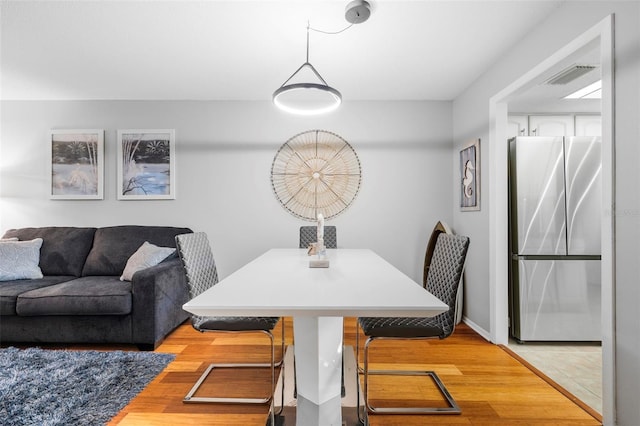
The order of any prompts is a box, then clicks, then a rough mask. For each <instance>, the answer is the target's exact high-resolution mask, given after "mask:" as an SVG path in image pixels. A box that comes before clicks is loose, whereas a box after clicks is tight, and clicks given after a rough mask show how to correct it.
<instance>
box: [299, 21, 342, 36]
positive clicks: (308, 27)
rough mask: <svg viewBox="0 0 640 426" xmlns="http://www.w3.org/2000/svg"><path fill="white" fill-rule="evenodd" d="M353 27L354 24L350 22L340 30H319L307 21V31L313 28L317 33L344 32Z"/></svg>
mask: <svg viewBox="0 0 640 426" xmlns="http://www.w3.org/2000/svg"><path fill="white" fill-rule="evenodd" d="M351 27H353V24H349V25H348V26H346V27H345V28H343V29H341V30H339V31H322V30H319V29H317V28H313V27H310V26H309V23H308V22H307V31H309V30H311V31H315V32H317V33H322V34H329V35H333V34H340V33H343V32H345V31H347V30H348V29H349V28H351Z"/></svg>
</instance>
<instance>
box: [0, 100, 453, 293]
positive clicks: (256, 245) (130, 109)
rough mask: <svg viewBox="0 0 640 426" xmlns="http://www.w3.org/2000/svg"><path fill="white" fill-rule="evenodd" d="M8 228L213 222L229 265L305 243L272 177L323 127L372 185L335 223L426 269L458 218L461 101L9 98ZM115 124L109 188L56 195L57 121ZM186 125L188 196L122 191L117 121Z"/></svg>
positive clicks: (212, 232)
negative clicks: (51, 142)
mask: <svg viewBox="0 0 640 426" xmlns="http://www.w3.org/2000/svg"><path fill="white" fill-rule="evenodd" d="M1 124H2V129H1V137H2V139H1V142H0V152H1V154H2V155H1V157H0V198H1V200H0V203H1V204H0V235H1V233H4V231H6V230H7V229H9V228H15V227H26V226H47V225H49V226H65V225H74V226H106V225H119V224H158V225H175V226H188V227H190V228H192V229H194V230H198V231H205V232H207V233H208V234H209V238H210V240H211V242H212V246H213V249H214V254H215V255H216V260H217V263H218V268H219V272H220V275H221V276H222V277H224V276H226V275H228V274H230V273H231V272H233V271H234V270H236V269H238V268H239V267H240V266H242V265H243V264H245V263H246V262H248V261H249V260H250V259H252V258H254V257H255V256H257V255H259V254H260V253H262V252H263V251H265V250H267V249H268V248H271V247H297V244H298V227H299V226H301V225H305V224H309V222H304V221H302V220H300V219H297V218H295V217H293V216H292V215H291V214H289V213H288V212H287V211H286V210H285V209H284V208H283V207H282V206H281V205H280V204H279V203H278V201H277V200H276V198H275V195H274V194H273V191H272V189H271V182H270V170H271V163H272V161H273V157H274V155H275V153H276V151H277V149H278V148H279V147H280V146H281V145H282V144H283V143H284V142H286V141H287V140H288V139H289V138H290V137H292V136H294V135H296V134H297V133H300V132H303V131H306V130H312V129H323V130H328V131H331V132H334V133H337V134H339V135H340V136H342V137H343V138H345V139H346V140H347V141H348V142H349V143H350V144H351V145H352V146H353V148H354V149H355V151H356V153H357V154H358V156H359V158H360V162H361V165H362V175H363V178H362V186H361V189H360V193H359V194H358V196H357V198H356V200H355V201H354V203H353V204H352V206H351V207H350V208H349V209H348V210H347V211H346V212H345V213H343V214H342V215H340V216H338V217H336V218H335V219H334V220H332V221H328V222H327V224H329V225H337V226H338V243H339V246H341V247H368V248H372V249H374V250H375V251H376V252H378V253H379V254H380V255H382V256H383V257H385V258H386V259H387V260H389V261H390V262H391V263H393V264H394V265H396V266H397V267H398V268H400V269H401V270H402V271H403V272H405V273H406V274H407V275H409V276H410V277H412V278H413V279H415V280H416V281H418V282H421V280H422V263H423V261H424V250H425V247H426V242H427V239H428V237H429V235H430V232H431V230H432V228H433V226H434V225H435V223H436V222H437V221H438V220H445V221H448V222H450V221H451V219H452V218H451V207H450V206H451V199H452V193H451V186H452V183H451V171H450V167H449V158H450V155H451V143H452V139H451V129H452V123H451V103H450V102H384V103H382V102H345V103H344V104H343V107H342V108H341V109H340V111H338V112H336V113H334V114H331V115H326V116H323V117H320V118H304V117H302V118H301V117H293V116H289V115H285V114H283V113H280V112H279V111H277V110H275V108H274V107H273V106H272V104H271V103H270V102H193V101H165V102H153V101H59V102H58V101H43V102H39V101H5V102H3V103H2V110H1ZM54 128H58V129H77V128H98V129H105V130H106V134H105V191H104V192H105V199H104V200H92V201H87V200H84V201H66V200H50V199H49V198H48V187H49V178H48V174H47V164H48V163H47V162H48V161H49V154H48V142H47V137H48V131H49V130H50V129H54ZM125 128H173V129H175V131H176V150H177V154H176V157H177V163H176V167H177V170H176V176H177V199H176V200H170V201H167V200H162V201H118V200H116V191H115V184H116V173H115V169H116V161H115V157H116V145H115V143H116V131H117V129H125Z"/></svg>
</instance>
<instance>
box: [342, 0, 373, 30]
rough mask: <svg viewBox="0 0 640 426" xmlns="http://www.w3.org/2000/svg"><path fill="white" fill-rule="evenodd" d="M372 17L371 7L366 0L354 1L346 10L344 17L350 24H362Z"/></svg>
mask: <svg viewBox="0 0 640 426" xmlns="http://www.w3.org/2000/svg"><path fill="white" fill-rule="evenodd" d="M369 16H371V5H370V4H369V2H367V1H364V0H354V1H352V2H351V3H349V4H348V5H347V7H346V8H345V10H344V17H345V19H346V20H347V22H349V23H350V24H361V23H363V22H364V21H366V20H367V19H369Z"/></svg>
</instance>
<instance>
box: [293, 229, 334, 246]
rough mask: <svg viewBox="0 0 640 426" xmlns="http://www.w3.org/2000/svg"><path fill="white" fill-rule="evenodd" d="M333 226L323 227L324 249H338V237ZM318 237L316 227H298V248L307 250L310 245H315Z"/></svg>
mask: <svg viewBox="0 0 640 426" xmlns="http://www.w3.org/2000/svg"><path fill="white" fill-rule="evenodd" d="M337 234H338V233H337V231H336V227H335V226H325V227H324V246H325V247H326V248H338V235H337ZM317 236H318V227H316V226H301V227H300V248H304V249H306V248H308V247H309V245H310V244H311V243H315V242H316V240H317V239H318V238H317Z"/></svg>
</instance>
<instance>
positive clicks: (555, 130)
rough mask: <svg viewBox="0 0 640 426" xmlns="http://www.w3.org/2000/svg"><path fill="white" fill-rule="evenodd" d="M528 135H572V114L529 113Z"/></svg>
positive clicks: (573, 132)
mask: <svg viewBox="0 0 640 426" xmlns="http://www.w3.org/2000/svg"><path fill="white" fill-rule="evenodd" d="M529 135H530V136H574V135H575V126H574V116H573V115H530V116H529Z"/></svg>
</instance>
